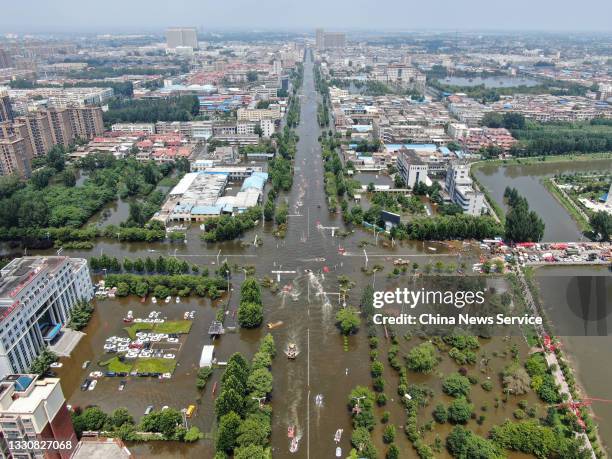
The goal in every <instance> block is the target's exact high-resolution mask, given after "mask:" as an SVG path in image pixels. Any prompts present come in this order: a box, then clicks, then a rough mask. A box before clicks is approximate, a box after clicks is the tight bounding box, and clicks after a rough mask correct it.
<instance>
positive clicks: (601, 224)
mask: <svg viewBox="0 0 612 459" xmlns="http://www.w3.org/2000/svg"><path fill="white" fill-rule="evenodd" d="M589 224H590V225H591V227H592V228H593V232H594V233H595V235H596V236H598V237H599V239H600V240H602V241H606V242H607V241H609V240H610V234H612V215H611V214H609V213H608V212H604V211H600V212H595V213H594V214H593V215H591V218H590V219H589Z"/></svg>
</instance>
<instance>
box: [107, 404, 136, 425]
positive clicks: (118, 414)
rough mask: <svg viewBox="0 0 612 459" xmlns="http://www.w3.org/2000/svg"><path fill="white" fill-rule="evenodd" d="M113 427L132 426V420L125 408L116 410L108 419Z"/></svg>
mask: <svg viewBox="0 0 612 459" xmlns="http://www.w3.org/2000/svg"><path fill="white" fill-rule="evenodd" d="M108 421H109V422H110V424H111V425H112V426H113V427H121V426H122V425H123V424H134V418H133V417H132V415H131V414H130V412H129V411H128V410H127V408H117V409H116V410H115V411H113V413H112V414H111V415H110V417H109V418H108Z"/></svg>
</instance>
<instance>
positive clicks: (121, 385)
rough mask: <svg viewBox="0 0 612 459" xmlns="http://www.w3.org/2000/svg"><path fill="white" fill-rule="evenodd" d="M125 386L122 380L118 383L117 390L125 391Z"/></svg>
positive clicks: (125, 382)
mask: <svg viewBox="0 0 612 459" xmlns="http://www.w3.org/2000/svg"><path fill="white" fill-rule="evenodd" d="M126 384H127V381H125V380H122V381H121V382H120V383H119V390H123V389H125V385H126Z"/></svg>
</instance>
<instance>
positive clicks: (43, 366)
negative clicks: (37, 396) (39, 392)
mask: <svg viewBox="0 0 612 459" xmlns="http://www.w3.org/2000/svg"><path fill="white" fill-rule="evenodd" d="M58 360H59V357H58V356H57V355H56V354H55V353H54V352H52V351H50V350H49V349H48V348H45V349H43V351H42V352H41V353H40V354H38V356H37V357H36V358H35V359H34V361H33V362H32V365H30V373H35V374H38V375H41V376H42V375H43V374H45V373H46V372H47V371H48V370H49V367H50V366H51V364H52V363H54V362H57V361H58Z"/></svg>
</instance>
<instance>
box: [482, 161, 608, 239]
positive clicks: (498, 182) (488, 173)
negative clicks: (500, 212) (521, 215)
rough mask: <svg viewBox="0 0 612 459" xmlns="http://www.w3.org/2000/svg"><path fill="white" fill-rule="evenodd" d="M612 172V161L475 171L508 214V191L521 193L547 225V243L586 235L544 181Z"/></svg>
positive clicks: (488, 168) (491, 167) (496, 167)
mask: <svg viewBox="0 0 612 459" xmlns="http://www.w3.org/2000/svg"><path fill="white" fill-rule="evenodd" d="M611 168H612V160H609V159H594V160H592V161H575V162H571V161H566V162H557V163H553V162H550V163H547V162H542V163H538V164H525V165H520V164H518V165H509V166H499V165H486V164H485V165H484V166H482V167H480V168H479V169H478V170H476V171H475V175H476V178H477V179H478V181H479V182H480V183H481V184H482V185H483V186H485V187H486V188H487V189H488V190H489V193H490V194H491V196H492V197H493V199H495V200H496V201H497V202H498V203H499V204H500V206H502V208H503V209H504V210H507V207H506V205H505V203H504V199H503V198H504V190H505V189H506V187H507V186H510V187H514V188H516V189H517V190H519V193H520V194H521V195H522V196H524V197H525V198H527V201H529V207H530V208H531V210H535V211H536V212H537V213H538V215H540V217H542V219H543V220H544V223H545V224H546V228H545V229H544V238H543V240H544V241H547V242H551V241H552V242H556V241H579V240H580V238H581V237H582V234H581V232H580V229H579V227H578V225H577V224H576V222H575V221H574V220H572V218H571V217H570V215H569V214H568V213H567V212H566V211H565V209H564V208H563V206H562V205H561V204H559V202H558V201H557V200H556V199H555V198H554V197H553V196H552V195H551V194H550V193H549V192H548V190H546V188H545V187H544V185H543V184H542V179H544V178H546V177H551V176H553V175H555V174H564V173H565V174H571V173H573V172H588V171H593V170H610V169H611Z"/></svg>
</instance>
